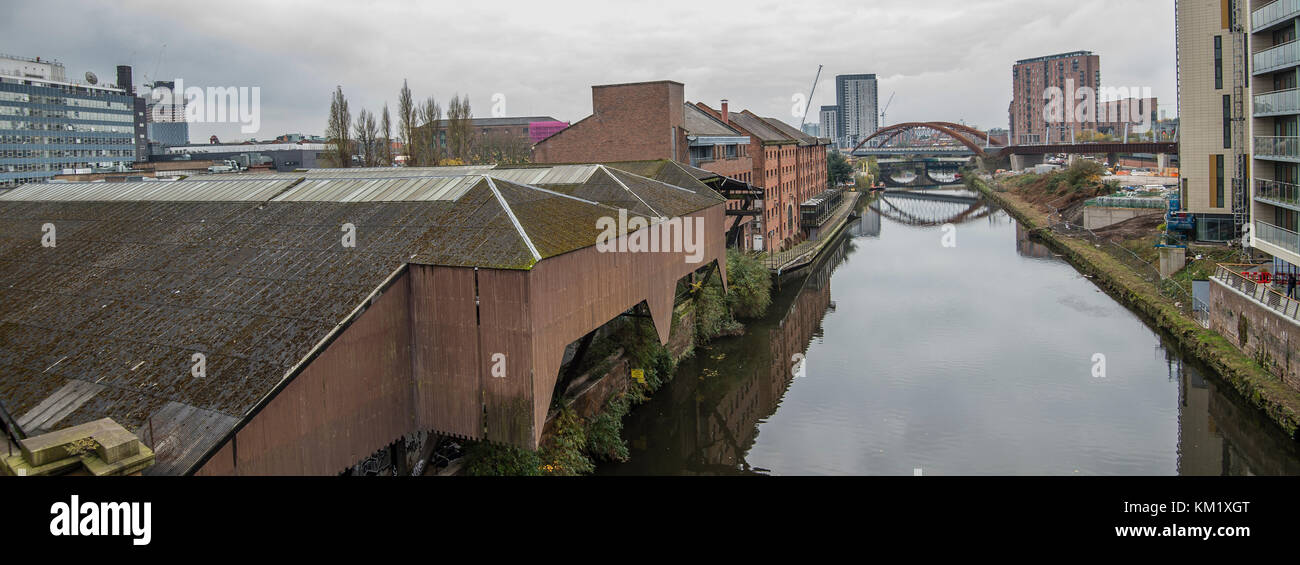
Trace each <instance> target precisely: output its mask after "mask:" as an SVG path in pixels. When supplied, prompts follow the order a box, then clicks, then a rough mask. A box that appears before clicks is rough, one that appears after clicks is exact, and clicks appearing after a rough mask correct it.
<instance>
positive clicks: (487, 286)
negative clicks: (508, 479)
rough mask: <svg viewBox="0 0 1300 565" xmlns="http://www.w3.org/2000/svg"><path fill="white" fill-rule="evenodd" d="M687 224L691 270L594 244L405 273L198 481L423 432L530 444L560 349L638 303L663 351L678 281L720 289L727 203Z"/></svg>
mask: <svg viewBox="0 0 1300 565" xmlns="http://www.w3.org/2000/svg"><path fill="white" fill-rule="evenodd" d="M690 217H692V218H693V217H702V218H704V232H703V234H704V235H703V251H702V260H701V262H699V263H688V262H687V261H686V253H684V252H655V253H649V252H640V253H638V252H623V253H619V252H604V253H602V252H600V251H599V250H598V249H597V248H596V247H594V246H593V247H587V248H583V249H580V250H578V251H573V252H570V253H566V254H563V255H559V256H556V257H551V258H548V259H545V260H543V261H541V262H539V263H537V264H536V265H535V266H534V267H533V269H532V270H530V271H519V270H494V269H478V270H475V269H472V268H462V267H440V266H427V265H410V266H409V267H408V268H407V271H406V273H405V274H403V275H401V276H400V277H399V278H398V279H396V280H395V281H394V282H393V284H392V285H391V286H390V287H389V288H388V289H387V290H385V292H384V293H383V294H382V295H381V296H380V297H379V298H378V299H377V300H376V301H375V302H374V304H373V305H371V307H370V308H369V309H368V310H366V311H365V312H364V313H363V314H361V316H360V317H359V318H358V319H357V320H356V321H355V322H353V323H352V325H351V326H349V327H348V328H346V329H345V330H344V332H343V333H342V335H340V336H339V337H338V338H337V339H336V340H335V341H334V342H333V343H331V344H329V346H328V347H327V348H326V350H325V351H324V352H322V353H321V354H320V356H319V357H317V358H316V359H315V360H313V361H312V362H311V363H310V365H308V366H307V368H306V369H305V370H303V372H302V373H301V374H299V375H298V376H297V377H296V378H294V379H293V380H292V381H291V382H290V383H288V384H287V385H286V386H285V387H284V389H283V390H282V391H281V392H280V393H279V394H278V395H276V396H275V397H274V398H273V399H272V400H271V401H270V402H269V403H268V404H267V405H266V407H265V408H264V409H262V410H261V412H259V413H258V414H256V415H255V416H254V417H253V419H252V420H251V421H250V422H249V423H248V424H247V425H246V426H245V427H244V428H243V429H241V430H240V431H239V432H237V434H236V436H235V440H234V442H233V444H232V443H231V442H227V443H226V445H224V446H222V448H221V450H220V451H218V452H217V453H216V454H215V455H214V456H213V457H212V458H211V459H210V460H209V461H208V462H207V463H206V464H205V466H204V467H203V469H201V470H200V472H199V474H244V475H248V474H290V475H293V474H334V473H338V472H340V471H342V470H344V469H346V468H347V467H349V466H351V465H353V464H355V463H356V462H357V461H360V460H361V459H363V458H364V457H366V456H367V455H369V454H371V453H373V452H374V451H375V450H376V449H378V448H380V447H382V446H384V445H387V444H389V443H391V442H392V441H394V440H396V439H398V438H399V437H402V436H403V435H405V434H409V433H412V432H415V431H419V430H433V431H435V432H438V433H443V434H451V435H457V436H460V437H464V438H468V439H481V438H486V439H489V440H492V441H497V442H501V443H508V444H512V445H518V446H522V447H529V448H535V447H537V445H538V441H539V440H540V437H541V430H542V428H543V425H544V423H545V418H546V413H547V409H548V408H549V406H550V402H551V394H552V391H553V390H554V388H555V382H556V380H557V378H558V373H559V368H560V363H561V360H562V358H563V355H564V348H565V347H566V346H568V344H569V343H571V342H573V341H574V340H577V339H579V338H581V337H582V336H583V335H585V334H586V333H588V332H590V331H592V330H594V329H596V328H598V327H600V326H601V325H603V324H605V323H606V322H609V321H610V320H612V319H614V318H615V317H617V316H618V315H620V314H622V313H623V312H625V311H627V310H628V309H630V308H632V307H633V306H635V305H636V304H638V303H640V302H642V301H645V302H647V303H648V304H649V306H650V309H651V313H652V315H653V317H654V322H655V327H656V329H657V330H658V331H659V332H660V333H659V335H660V340H661V341H665V342H666V341H667V339H668V334H669V329H670V326H671V324H672V308H673V298H674V295H675V292H676V285H677V281H678V280H679V279H681V278H682V277H684V276H686V275H688V274H690V273H691V272H692V271H694V270H696V269H699V268H701V267H704V266H707V265H708V264H709V263H711V262H717V264H718V266H719V267H720V269H721V275H722V277H723V280H724V281H725V280H726V256H725V248H726V246H725V238H724V234H723V230H722V225H723V223H724V221H725V218H724V212H723V205H722V204H721V203H719V204H718V205H717V206H713V207H712V208H709V209H706V210H702V211H700V212H697V213H695V214H693V215H692V216H690ZM625 237H626V236H625ZM476 298H477V304H476V301H475V300H476ZM494 354H502V355H504V357H502V358H499V357H494ZM499 363H503V364H504V367H503V369H504V376H503V377H497V376H494V375H493V368H494V366H497V365H498V364H499ZM530 416H531V418H530Z"/></svg>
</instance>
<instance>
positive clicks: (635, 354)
mask: <svg viewBox="0 0 1300 565" xmlns="http://www.w3.org/2000/svg"><path fill="white" fill-rule="evenodd" d="M727 273H728V275H729V276H728V282H729V283H730V291H731V292H730V293H729V294H727V295H723V293H722V277H721V276H719V275H718V274H717V273H716V272H715V273H714V274H712V275H711V276H710V277H709V279H708V280H707V281H705V282H704V283H703V284H702V285H700V288H699V289H697V290H696V292H695V297H694V300H693V305H692V306H691V307H692V308H693V309H694V313H695V323H696V328H695V329H696V339H697V340H698V341H700V342H704V341H708V340H710V339H713V338H715V337H717V336H719V335H722V334H724V333H726V332H728V331H734V330H735V329H738V328H741V327H743V326H741V324H740V323H739V322H738V321H736V320H737V318H740V319H749V318H758V317H761V316H763V315H764V314H765V313H766V312H767V309H768V307H769V306H770V305H771V303H772V279H771V277H770V276H769V275H768V271H767V268H766V267H764V266H763V264H762V263H761V262H760V261H759V260H758V259H756V258H754V257H752V256H749V255H745V254H743V253H740V252H737V251H735V250H728V251H727ZM676 322H677V319H676V312H674V326H675V325H676ZM616 324H617V325H616V326H614V327H613V329H612V331H610V333H609V335H608V336H606V337H605V338H603V339H599V340H597V341H596V342H594V343H593V344H592V345H591V349H590V350H589V351H588V353H587V356H586V359H585V360H584V361H583V362H582V363H583V364H582V365H581V366H580V369H579V372H581V373H587V372H591V371H595V372H604V371H608V370H609V367H608V364H609V363H610V362H609V358H610V356H612V355H613V354H614V353H615V352H617V351H618V350H619V349H622V350H623V356H624V357H625V358H626V359H627V361H628V364H629V366H630V368H631V369H640V370H642V371H643V372H644V377H645V378H644V381H638V380H633V381H632V382H631V383H629V385H628V389H627V390H626V391H624V392H622V393H619V394H617V395H615V396H613V397H612V398H610V399H609V400H608V401H607V402H606V404H605V407H604V409H603V410H602V411H601V412H600V413H599V414H597V415H596V416H595V417H593V418H591V419H590V420H585V419H583V418H582V417H581V416H579V415H578V414H577V413H576V412H574V410H573V409H572V408H568V407H562V408H559V410H560V412H559V414H557V415H556V417H555V420H554V421H553V422H552V432H553V433H551V434H550V435H549V436H547V438H546V440H545V441H544V443H543V445H542V446H541V449H539V450H538V451H537V452H531V451H528V450H524V449H519V448H515V447H509V446H501V445H495V444H488V443H486V442H483V443H478V444H475V445H474V446H473V447H471V448H470V449H469V451H468V452H467V453H466V457H468V458H469V461H468V463H467V464H466V467H465V472H466V473H467V474H469V475H581V474H585V473H590V472H591V471H592V470H593V469H594V468H595V464H594V462H595V461H626V460H627V458H628V447H627V442H626V441H624V439H623V418H624V417H625V416H626V415H627V413H628V412H629V411H631V409H632V407H634V406H636V405H638V404H641V403H643V402H645V401H646V400H648V399H649V398H650V395H651V394H654V393H655V392H656V391H658V390H659V389H660V388H662V387H663V386H664V385H665V384H667V383H668V382H669V381H671V380H672V378H673V376H674V375H675V374H676V371H677V361H676V360H675V359H674V358H673V355H672V352H671V351H669V349H668V348H667V347H665V346H664V345H663V344H661V343H659V335H658V333H657V332H656V331H655V327H654V324H653V322H651V320H650V319H649V318H628V319H625V320H622V321H620V322H617V323H616ZM556 400H557V403H559V404H562V399H556Z"/></svg>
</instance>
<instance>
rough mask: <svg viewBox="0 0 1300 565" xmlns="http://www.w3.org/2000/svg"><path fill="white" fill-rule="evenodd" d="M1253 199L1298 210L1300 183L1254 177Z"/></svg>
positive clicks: (1299, 207)
mask: <svg viewBox="0 0 1300 565" xmlns="http://www.w3.org/2000/svg"><path fill="white" fill-rule="evenodd" d="M1255 200H1258V201H1260V202H1263V203H1265V204H1272V205H1273V206H1281V207H1284V208H1290V209H1292V210H1296V211H1300V185H1294V184H1291V183H1288V182H1280V181H1275V180H1262V179H1256V180H1255Z"/></svg>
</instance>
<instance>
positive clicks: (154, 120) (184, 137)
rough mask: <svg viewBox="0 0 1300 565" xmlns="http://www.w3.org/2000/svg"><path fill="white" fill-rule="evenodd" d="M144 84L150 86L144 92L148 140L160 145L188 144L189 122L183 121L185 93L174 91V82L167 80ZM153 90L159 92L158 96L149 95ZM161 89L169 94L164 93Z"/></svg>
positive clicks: (175, 145)
mask: <svg viewBox="0 0 1300 565" xmlns="http://www.w3.org/2000/svg"><path fill="white" fill-rule="evenodd" d="M145 86H146V87H150V88H151V90H149V91H148V92H146V93H145V105H146V107H145V110H146V111H145V121H146V123H148V130H149V141H151V142H154V143H157V144H159V145H161V146H162V147H177V146H181V145H189V144H190V124H189V123H188V122H186V121H185V94H184V93H183V92H176V91H175V90H176V83H175V82H173V81H169V80H160V81H157V82H155V83H153V84H152V85H148V84H146V85H145ZM154 90H157V91H158V92H159V94H160V96H159V97H158V98H154V97H153V96H151V94H152V93H153V92H154ZM162 91H166V92H168V93H170V95H164V93H163V92H162ZM164 102H170V103H164Z"/></svg>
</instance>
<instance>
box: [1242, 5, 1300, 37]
mask: <svg viewBox="0 0 1300 565" xmlns="http://www.w3.org/2000/svg"><path fill="white" fill-rule="evenodd" d="M1297 14H1300V0H1277V2H1273V3H1272V4H1268V5H1266V6H1264V7H1262V8H1260V9H1258V10H1255V11H1254V12H1252V13H1251V14H1250V27H1251V31H1259V30H1261V29H1264V28H1266V27H1268V26H1271V25H1273V24H1276V23H1278V22H1280V21H1282V20H1286V19H1288V18H1293V17H1295V16H1296V15H1297Z"/></svg>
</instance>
